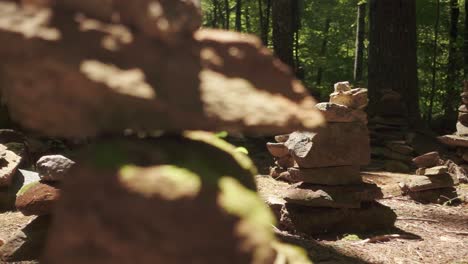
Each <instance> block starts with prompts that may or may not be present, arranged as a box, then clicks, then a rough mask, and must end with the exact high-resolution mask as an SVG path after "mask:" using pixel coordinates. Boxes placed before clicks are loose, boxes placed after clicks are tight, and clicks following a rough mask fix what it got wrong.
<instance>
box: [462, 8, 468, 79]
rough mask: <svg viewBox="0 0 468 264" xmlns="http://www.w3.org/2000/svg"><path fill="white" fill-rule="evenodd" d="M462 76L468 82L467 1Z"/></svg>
mask: <svg viewBox="0 0 468 264" xmlns="http://www.w3.org/2000/svg"><path fill="white" fill-rule="evenodd" d="M463 57H464V67H463V68H464V75H465V80H468V1H466V0H465V36H464V42H463Z"/></svg>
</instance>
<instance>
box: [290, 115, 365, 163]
mask: <svg viewBox="0 0 468 264" xmlns="http://www.w3.org/2000/svg"><path fill="white" fill-rule="evenodd" d="M285 145H286V147H287V148H288V149H289V152H290V153H291V154H292V155H293V157H294V160H295V161H296V163H297V164H298V165H299V167H301V168H321V167H334V166H351V165H367V164H369V162H370V140H369V133H368V130H367V127H366V126H365V125H364V124H361V123H329V124H328V125H327V127H325V128H321V129H318V130H317V132H315V133H314V132H294V133H292V134H291V135H290V137H289V140H288V141H287V142H286V143H285Z"/></svg>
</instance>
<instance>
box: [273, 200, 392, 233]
mask: <svg viewBox="0 0 468 264" xmlns="http://www.w3.org/2000/svg"><path fill="white" fill-rule="evenodd" d="M395 221H396V214H395V213H394V212H393V211H392V209H390V208H389V207H386V206H383V205H381V204H379V203H375V202H372V203H366V204H364V205H363V206H362V207H361V208H359V209H333V208H313V207H306V206H300V205H294V204H291V205H287V206H285V207H284V209H283V211H282V214H281V219H280V225H281V226H282V227H283V228H285V229H286V230H288V231H291V232H299V233H303V234H308V235H314V234H325V233H331V234H343V233H348V234H355V233H360V232H372V231H381V230H388V229H391V228H392V227H393V225H394V223H395Z"/></svg>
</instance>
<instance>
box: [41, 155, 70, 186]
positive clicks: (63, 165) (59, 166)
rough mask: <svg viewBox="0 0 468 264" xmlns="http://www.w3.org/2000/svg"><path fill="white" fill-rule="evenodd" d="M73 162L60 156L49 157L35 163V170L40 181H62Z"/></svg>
mask: <svg viewBox="0 0 468 264" xmlns="http://www.w3.org/2000/svg"><path fill="white" fill-rule="evenodd" d="M74 165H75V162H74V161H72V160H70V159H69V158H67V157H64V156H62V155H50V156H43V157H41V158H40V159H39V160H38V161H37V163H36V169H37V172H38V173H39V176H40V177H41V180H42V181H46V182H60V181H62V180H63V179H64V178H65V177H66V176H67V174H68V173H69V171H70V169H71V168H72V167H73V166H74Z"/></svg>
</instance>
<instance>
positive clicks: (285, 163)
mask: <svg viewBox="0 0 468 264" xmlns="http://www.w3.org/2000/svg"><path fill="white" fill-rule="evenodd" d="M275 163H276V165H278V166H280V167H281V168H290V167H294V165H295V162H294V158H293V157H292V156H291V155H288V156H284V157H281V158H279V159H277V160H276V162H275Z"/></svg>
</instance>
